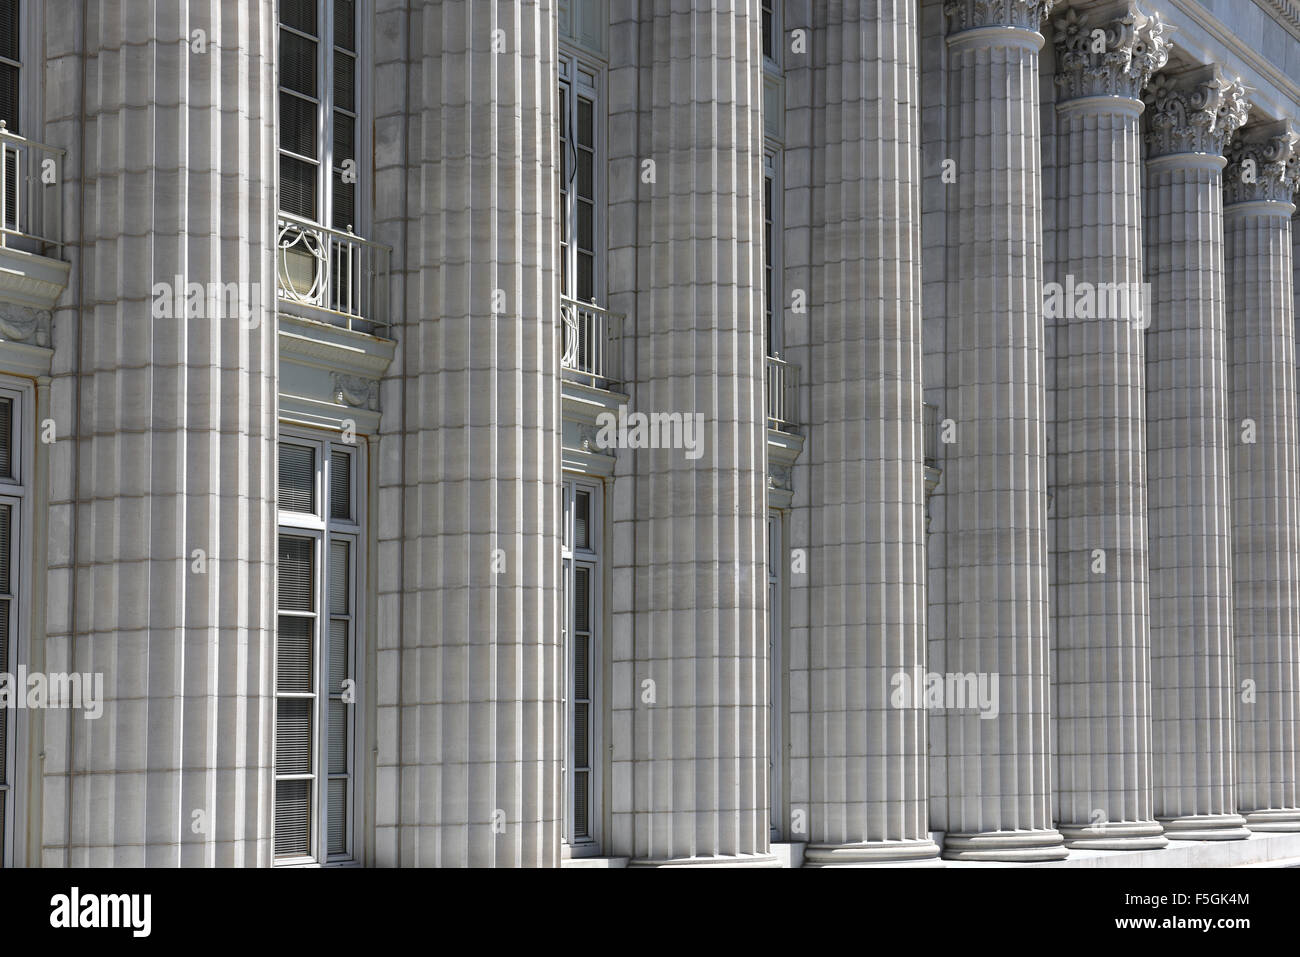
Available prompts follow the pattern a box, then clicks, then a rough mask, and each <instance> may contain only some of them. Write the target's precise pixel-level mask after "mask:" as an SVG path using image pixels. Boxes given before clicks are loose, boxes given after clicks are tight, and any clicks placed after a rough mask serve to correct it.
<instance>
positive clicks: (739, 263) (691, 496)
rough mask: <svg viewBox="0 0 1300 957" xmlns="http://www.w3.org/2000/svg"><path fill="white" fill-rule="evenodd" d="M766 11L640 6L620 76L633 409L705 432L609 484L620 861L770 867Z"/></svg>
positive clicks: (620, 171)
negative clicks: (625, 101) (624, 89)
mask: <svg viewBox="0 0 1300 957" xmlns="http://www.w3.org/2000/svg"><path fill="white" fill-rule="evenodd" d="M617 6H618V7H619V9H618V10H616V11H612V12H611V16H613V15H614V14H615V13H617V14H618V22H620V23H626V19H627V14H628V10H627V9H626V8H627V6H628V5H627V4H618V5H617ZM760 14H761V8H760V4H759V2H758V0H738V2H732V0H700V2H696V3H694V4H677V3H673V4H668V3H654V4H645V3H643V4H640V9H639V11H638V13H637V15H636V16H637V34H638V39H639V41H640V51H641V53H642V54H644V53H646V52H647V51H652V52H651V55H649V56H648V57H647V58H646V59H642V60H639V61H638V68H637V70H636V75H635V76H634V77H628V78H626V80H627V82H629V83H631V84H633V85H634V86H635V88H636V89H637V90H638V95H639V104H638V105H639V109H638V117H637V125H636V128H635V137H636V143H637V151H638V153H637V156H636V157H634V158H633V161H632V162H631V163H626V162H625V163H624V165H622V166H621V167H615V166H612V167H611V177H619V178H621V177H624V176H626V177H629V178H630V179H631V180H632V181H633V182H635V183H636V184H637V186H636V188H637V194H636V195H637V201H636V228H637V235H636V253H637V277H638V278H637V281H636V292H635V295H634V296H632V297H624V299H622V300H620V301H627V300H628V299H630V300H631V302H632V308H631V310H630V313H631V314H632V315H633V316H634V317H635V320H634V321H633V322H630V323H629V325H628V326H627V327H626V329H625V340H624V345H625V356H627V355H628V354H630V359H626V360H625V361H627V366H626V370H625V371H626V373H627V375H628V378H629V386H628V391H629V393H630V396H631V402H630V407H631V411H632V412H637V413H643V414H654V413H681V414H683V415H684V416H686V417H688V418H690V419H691V420H692V421H701V422H702V430H703V431H702V434H700V435H697V436H696V439H697V441H698V443H699V444H698V446H697V447H696V449H695V450H694V451H692V450H690V449H687V448H683V447H682V446H681V444H680V443H679V444H678V446H677V447H675V448H662V447H661V448H629V449H627V450H624V451H620V453H619V455H620V458H622V459H623V460H624V464H623V466H622V467H623V468H630V472H631V474H630V475H629V476H628V477H626V478H622V477H620V479H619V481H618V482H617V483H616V484H615V496H614V498H615V505H614V507H615V510H616V515H615V520H616V521H621V520H622V518H623V517H624V515H626V514H628V513H630V515H631V521H630V528H628V529H627V530H626V534H628V535H629V537H630V539H631V549H632V551H631V553H630V554H632V555H635V557H636V563H635V567H634V568H633V569H632V570H631V571H630V573H629V574H627V575H626V577H624V576H622V575H618V577H616V580H615V594H616V599H615V600H616V602H624V601H627V598H625V597H622V596H630V604H631V607H630V611H631V633H630V635H628V636H627V637H628V639H629V640H627V641H624V640H622V639H621V638H620V637H619V636H620V632H619V630H618V625H617V624H616V626H615V628H616V640H615V649H614V653H613V657H614V663H613V675H614V689H613V694H614V696H615V701H614V707H615V709H616V714H615V720H616V722H621V721H628V722H630V726H631V727H630V738H629V739H628V740H629V743H630V747H629V748H628V749H627V750H624V751H621V752H618V751H616V753H615V754H614V756H613V759H612V765H613V787H612V789H611V792H610V798H611V799H612V801H613V803H614V809H613V814H614V819H615V823H614V832H615V838H616V841H615V844H614V847H613V853H616V854H619V855H622V856H629V857H631V858H632V861H633V864H634V865H660V866H662V865H678V864H689V865H701V864H746V863H753V864H774V863H775V858H773V857H772V856H771V854H770V852H769V821H768V807H767V792H768V786H767V781H768V734H767V727H768V725H767V721H768V714H767V704H768V697H769V691H768V687H769V682H768V670H767V669H768V667H769V661H768V654H767V650H766V649H767V641H766V617H767V610H766V609H767V593H766V558H765V539H766V527H765V523H766V492H765V485H766V480H767V475H766V467H767V465H766V455H767V444H766V440H767V432H766V418H765V410H764V404H763V389H764V379H763V369H764V349H763V342H764V331H763V329H764V320H763V299H762V297H763V280H762V276H763V214H762V203H763V189H762V187H763V180H762V173H763V170H762V161H763V122H762V119H763V118H762V47H761V21H760ZM705 77H707V78H708V79H707V81H704V80H703V79H702V78H705ZM696 417H698V419H697V418H696ZM623 496H630V500H629V499H628V498H624V497H623ZM616 547H617V546H616ZM617 560H618V558H617V556H616V561H617ZM616 574H617V573H616ZM619 610H622V609H619V608H616V614H617V613H618V611H619ZM620 712H621V714H620ZM616 733H617V725H616ZM620 819H621V820H620ZM628 820H630V828H628V827H627V826H626V825H625V824H624V823H623V822H625V821H628ZM629 831H630V834H629ZM627 839H630V843H629V844H622V843H620V841H622V840H627Z"/></svg>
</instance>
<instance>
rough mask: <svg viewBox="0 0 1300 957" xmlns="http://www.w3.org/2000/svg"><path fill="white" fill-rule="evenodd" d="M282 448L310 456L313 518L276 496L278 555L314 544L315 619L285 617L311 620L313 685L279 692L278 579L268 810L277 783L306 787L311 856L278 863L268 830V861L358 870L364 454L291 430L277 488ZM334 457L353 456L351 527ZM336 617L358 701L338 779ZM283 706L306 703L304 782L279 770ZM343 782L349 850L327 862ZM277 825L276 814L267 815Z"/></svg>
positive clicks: (355, 446)
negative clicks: (338, 491) (337, 548)
mask: <svg viewBox="0 0 1300 957" xmlns="http://www.w3.org/2000/svg"><path fill="white" fill-rule="evenodd" d="M281 445H293V446H302V447H310V448H311V449H312V450H313V458H314V462H313V495H314V496H315V502H314V504H315V511H314V512H300V511H292V510H286V509H282V508H279V502H278V494H277V513H278V514H277V520H276V552H277V555H278V553H279V543H280V540H281V538H283V537H286V536H287V537H292V538H303V539H309V540H311V542H312V555H313V567H312V571H313V575H314V580H313V582H312V599H313V607H314V611H312V612H309V613H307V612H289V613H288V614H289V615H290V616H293V617H307V616H310V617H311V618H312V619H313V627H312V673H311V677H312V681H311V687H312V690H311V691H310V692H281V691H280V687H279V678H280V676H279V650H280V649H279V622H280V617H281V616H282V615H284V614H286V612H284V611H282V610H281V609H280V602H279V593H278V582H279V574H278V571H277V575H276V580H277V597H276V602H275V616H276V617H275V621H276V646H275V654H274V659H275V665H276V667H275V676H274V680H273V683H272V688H273V697H274V700H275V702H276V705H275V709H274V713H273V718H272V725H273V729H272V737H271V772H272V773H271V776H272V782H273V784H272V787H273V795H272V806H273V808H274V788H275V786H276V785H278V783H279V782H280V781H289V780H304V779H310V781H311V785H310V790H309V793H310V796H311V815H310V818H309V827H310V835H309V838H308V846H309V848H310V851H311V853H310V854H308V855H305V856H304V855H298V856H284V857H280V856H277V855H276V853H275V834H274V827H273V828H272V837H271V858H272V864H273V866H275V867H304V866H305V867H336V866H356V865H359V864H360V863H361V862H362V857H363V853H362V848H361V847H360V846H359V841H358V837H359V822H361V821H363V820H364V813H365V809H364V807H363V800H364V796H365V795H364V786H363V782H362V780H361V777H362V772H361V767H360V765H361V761H360V757H361V753H362V750H361V746H362V742H363V741H364V740H365V738H364V734H365V720H364V719H365V711H364V708H363V704H362V696H361V693H362V689H363V688H364V687H365V684H364V677H365V676H364V674H363V669H364V662H365V655H364V647H365V627H366V621H367V619H366V614H367V608H366V591H367V589H366V582H367V577H366V576H367V567H366V554H367V541H368V539H367V534H368V530H367V524H366V510H365V504H366V501H367V499H366V497H365V495H364V486H363V484H362V483H364V481H365V478H366V474H367V456H366V446H365V444H364V442H363V441H362V440H361V439H360V438H359V437H358V441H356V442H355V443H352V444H349V443H345V442H342V441H340V440H339V439H338V438H337V437H336V436H335V435H333V434H331V435H320V434H313V433H312V432H310V431H309V430H306V429H293V428H285V427H283V426H281V428H280V431H279V436H278V438H277V442H276V467H277V488H278V475H279V473H278V468H279V449H280V446H281ZM335 451H342V452H347V453H348V454H349V455H350V461H349V467H350V470H351V471H350V483H349V484H350V488H349V490H348V493H349V507H350V513H351V518H350V519H337V518H333V517H331V514H330V513H331V500H330V497H329V496H330V492H331V488H330V481H331V476H330V472H331V460H332V456H333V453H334V452H335ZM340 540H341V541H346V542H348V543H349V546H350V555H349V560H350V565H349V568H348V579H349V581H348V599H349V600H348V608H349V609H350V612H349V613H348V614H347V615H345V616H339V615H335V614H334V613H333V612H332V611H331V610H330V601H329V599H330V587H331V582H330V578H329V568H330V551H331V548H332V546H333V544H334V543H335V542H336V541H340ZM338 617H347V618H349V620H350V621H351V625H352V631H351V636H350V641H349V648H348V657H349V662H348V665H349V676H350V678H351V680H352V682H353V691H354V694H355V695H356V697H355V699H354V700H353V702H352V703H351V704H350V705H348V708H349V709H350V710H349V712H348V714H349V717H350V720H349V722H348V729H347V737H348V744H347V768H348V770H347V771H346V772H342V773H341V774H340V773H335V772H331V771H330V770H329V710H330V702H331V701H334V700H340V699H341V697H342V695H341V694H340V693H334V692H332V691H330V690H329V664H330V661H329V657H330V656H329V633H328V630H329V627H328V626H329V623H330V622H331V621H332V620H334V619H335V618H338ZM285 698H290V699H292V698H298V699H302V698H311V699H312V700H313V702H314V707H313V708H312V712H311V713H312V741H311V755H312V770H311V772H310V773H309V774H288V775H281V774H279V773H278V770H277V768H276V751H277V748H278V744H279V702H280V700H281V699H285ZM340 777H346V778H347V779H348V781H349V786H348V788H347V820H346V822H345V834H346V842H347V849H346V850H345V851H344V852H342V853H335V854H331V853H330V851H329V803H328V801H329V793H328V787H329V782H330V780H336V779H338V778H340ZM272 820H273V821H274V813H272Z"/></svg>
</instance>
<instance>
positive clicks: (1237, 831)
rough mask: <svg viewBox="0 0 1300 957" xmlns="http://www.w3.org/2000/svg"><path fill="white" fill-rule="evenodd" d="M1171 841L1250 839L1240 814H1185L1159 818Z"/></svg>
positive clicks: (1166, 835) (1244, 821)
mask: <svg viewBox="0 0 1300 957" xmlns="http://www.w3.org/2000/svg"><path fill="white" fill-rule="evenodd" d="M1156 820H1157V821H1159V822H1160V823H1161V824H1163V825H1164V826H1165V837H1167V838H1169V840H1171V841H1244V840H1245V839H1246V838H1248V837H1250V831H1248V830H1247V829H1246V819H1245V818H1244V817H1242V816H1241V815H1240V814H1184V815H1181V816H1179V817H1157V818H1156Z"/></svg>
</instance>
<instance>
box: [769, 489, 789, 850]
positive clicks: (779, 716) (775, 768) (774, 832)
mask: <svg viewBox="0 0 1300 957" xmlns="http://www.w3.org/2000/svg"><path fill="white" fill-rule="evenodd" d="M782 520H783V517H782V515H781V513H780V512H779V511H777V510H776V509H770V510H769V511H768V513H767V603H768V608H767V653H768V665H767V667H768V693H769V695H770V701H769V710H768V722H767V727H768V743H767V744H768V795H767V803H768V809H769V810H768V824H769V827H770V830H771V837H772V840H774V841H779V840H781V839H782V838H783V837H784V832H785V813H784V803H785V787H784V779H785V761H784V758H785V733H784V726H785V667H784V660H785V595H784V593H783V592H784V586H785V580H784V576H783V574H782V572H784V570H785V563H784V562H783V561H782V554H783V543H784V535H783V534H782V532H783V529H782Z"/></svg>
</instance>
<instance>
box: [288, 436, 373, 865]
mask: <svg viewBox="0 0 1300 957" xmlns="http://www.w3.org/2000/svg"><path fill="white" fill-rule="evenodd" d="M363 474H364V472H363V463H362V461H361V449H360V447H359V446H356V445H343V444H340V443H335V442H329V441H312V440H310V439H305V438H299V437H298V436H288V437H285V438H284V439H283V440H282V441H281V443H280V451H279V476H280V482H279V486H280V488H279V509H280V537H279V548H278V557H279V573H278V583H277V589H276V607H277V610H278V611H277V636H276V651H275V658H276V683H275V705H276V726H275V857H276V861H277V863H306V862H309V861H316V862H334V861H346V860H352V859H353V857H354V844H353V840H354V838H353V822H354V820H355V819H356V812H355V807H354V805H355V803H356V800H357V788H356V748H357V744H356V741H357V718H356V712H357V708H356V701H357V692H356V689H357V684H358V683H357V669H358V667H359V657H358V644H359V640H358V639H359V635H360V631H359V629H358V622H359V621H361V607H360V606H361V593H362V589H361V582H362V581H364V579H363V578H362V576H361V570H360V563H361V556H362V555H363V553H364V546H363V542H364V538H363V535H362V527H361V521H360V515H361V513H362V511H363V508H362V505H361V504H360V503H361V502H362V501H364V500H363V499H362V498H361V496H360V495H358V494H357V493H358V486H359V482H360V476H362V475H363Z"/></svg>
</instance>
